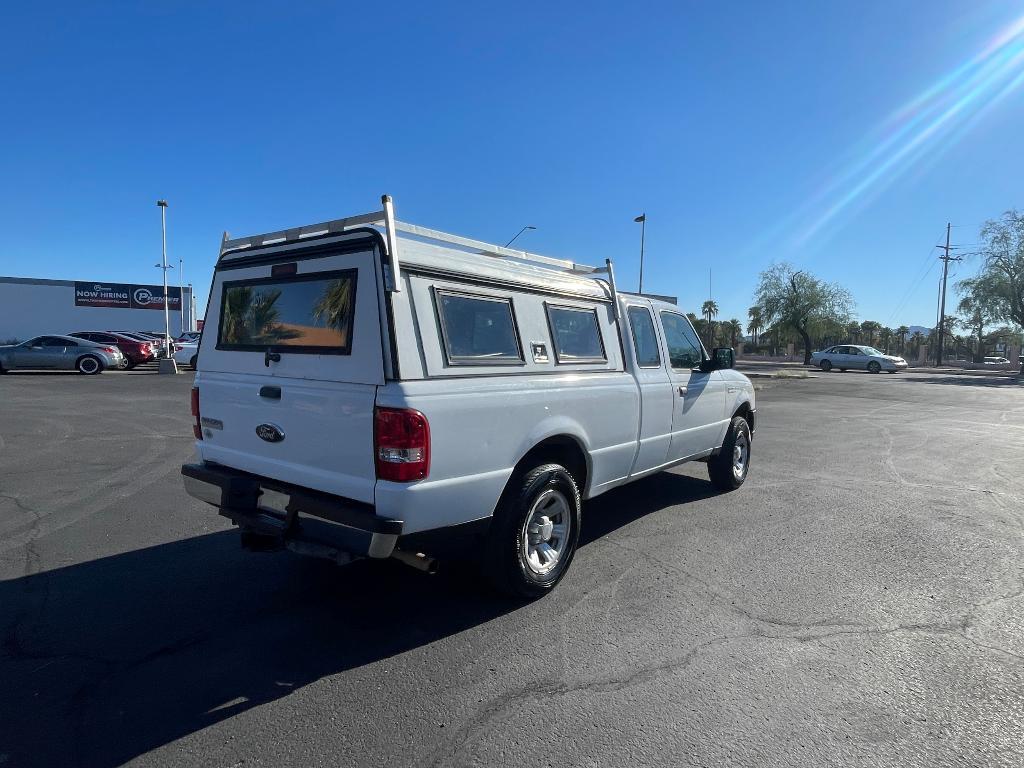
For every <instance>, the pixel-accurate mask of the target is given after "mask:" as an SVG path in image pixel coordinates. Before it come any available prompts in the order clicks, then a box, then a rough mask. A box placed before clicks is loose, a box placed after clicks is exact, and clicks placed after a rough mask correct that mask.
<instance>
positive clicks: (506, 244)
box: [505, 224, 536, 248]
mask: <svg viewBox="0 0 1024 768" xmlns="http://www.w3.org/2000/svg"><path fill="white" fill-rule="evenodd" d="M528 229H536V227H531V226H530V225H529V224H527V225H526V226H525V227H523V228H522V229H520V230H519V231H518V232H516V236H515V237H513V238H512V239H511V240H509V241H508V242H507V243H505V247H506V248H508V247H509V246H510V245H512V243H514V242H515V241H516V238H518V237H519V236H520V235H521V234H523V232H525V231H526V230H528Z"/></svg>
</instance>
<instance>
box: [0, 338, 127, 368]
mask: <svg viewBox="0 0 1024 768" xmlns="http://www.w3.org/2000/svg"><path fill="white" fill-rule="evenodd" d="M123 362H124V355H123V354H122V353H121V350H119V349H118V348H117V347H111V346H107V345H105V344H97V343H96V342H94V341H88V340H86V339H75V338H72V337H71V336H57V335H51V336H36V337H35V338H34V339H29V340H28V341H25V342H22V343H21V344H11V345H5V346H0V373H6V372H7V371H15V370H18V369H22V368H26V369H51V370H52V369H57V370H64V371H74V370H77V371H79V372H80V373H85V374H94V373H102V372H103V371H104V370H106V369H107V368H120V367H121V366H122V364H123Z"/></svg>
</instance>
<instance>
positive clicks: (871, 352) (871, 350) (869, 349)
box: [861, 347, 885, 357]
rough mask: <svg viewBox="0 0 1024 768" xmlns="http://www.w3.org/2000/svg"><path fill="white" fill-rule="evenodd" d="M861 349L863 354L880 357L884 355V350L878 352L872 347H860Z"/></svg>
mask: <svg viewBox="0 0 1024 768" xmlns="http://www.w3.org/2000/svg"><path fill="white" fill-rule="evenodd" d="M861 350H863V352H864V354H865V355H878V356H882V357H884V356H885V352H879V351H878V350H877V349H875V348H874V347H861Z"/></svg>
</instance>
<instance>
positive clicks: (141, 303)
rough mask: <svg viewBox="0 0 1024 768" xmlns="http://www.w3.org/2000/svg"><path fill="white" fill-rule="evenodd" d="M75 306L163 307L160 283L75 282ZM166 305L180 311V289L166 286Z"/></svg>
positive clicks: (162, 291)
mask: <svg viewBox="0 0 1024 768" xmlns="http://www.w3.org/2000/svg"><path fill="white" fill-rule="evenodd" d="M75 306H76V307H108V308H111V307H120V308H121V309H163V308H164V288H163V286H162V285H133V284H130V283H75ZM167 306H168V307H169V308H170V309H172V310H174V311H177V312H180V311H181V290H180V289H179V288H172V287H168V289H167Z"/></svg>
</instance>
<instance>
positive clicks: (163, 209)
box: [156, 200, 171, 357]
mask: <svg viewBox="0 0 1024 768" xmlns="http://www.w3.org/2000/svg"><path fill="white" fill-rule="evenodd" d="M156 204H157V205H158V206H159V208H160V242H161V246H162V247H161V252H162V253H163V258H162V261H163V264H162V265H161V266H162V267H163V272H164V357H170V356H171V308H170V305H169V304H168V303H167V201H166V200H157V201H156Z"/></svg>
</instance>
